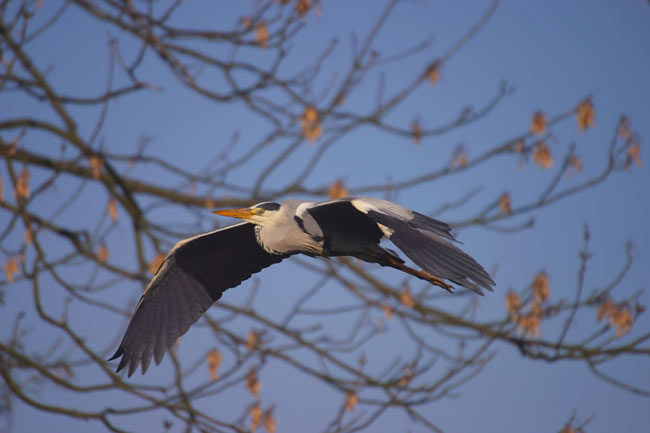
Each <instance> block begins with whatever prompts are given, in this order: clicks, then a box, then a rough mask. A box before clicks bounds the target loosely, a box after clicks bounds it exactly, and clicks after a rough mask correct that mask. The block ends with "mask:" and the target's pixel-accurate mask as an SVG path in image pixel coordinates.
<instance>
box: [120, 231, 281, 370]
mask: <svg viewBox="0 0 650 433" xmlns="http://www.w3.org/2000/svg"><path fill="white" fill-rule="evenodd" d="M285 257H287V256H286V255H276V254H270V253H268V252H266V251H264V249H263V248H261V247H260V246H259V244H258V243H257V240H256V238H255V228H254V225H252V224H249V223H240V224H235V225H231V226H228V227H224V228H222V229H219V230H214V231H212V232H208V233H205V234H202V235H199V236H195V237H193V238H190V239H186V240H184V241H181V242H179V243H178V244H177V245H176V246H175V247H174V248H173V249H172V251H171V252H170V253H169V254H168V255H167V257H166V258H165V260H164V261H163V264H162V265H161V266H160V268H159V269H158V271H157V272H156V275H155V276H154V278H153V279H152V280H151V283H149V286H148V287H147V289H146V290H145V292H144V294H143V295H142V298H141V299H140V302H139V303H138V306H137V307H136V311H135V313H134V315H133V318H132V319H131V321H130V322H129V325H128V327H127V329H126V332H125V334H124V337H123V338H122V342H121V343H120V345H119V347H118V349H117V351H116V352H115V354H114V355H113V357H112V358H111V359H110V360H113V359H117V358H118V357H120V356H121V357H122V358H121V359H120V363H119V365H118V367H117V371H118V372H119V371H120V370H122V369H123V368H125V367H127V366H128V375H129V376H131V375H132V374H133V373H134V372H135V370H136V369H137V368H138V365H140V366H141V367H142V373H144V372H145V371H146V370H147V368H148V367H149V365H150V363H151V359H152V357H153V358H154V360H155V362H156V364H159V363H160V362H161V361H162V359H163V357H164V355H165V352H166V351H167V350H168V349H169V348H170V347H172V346H173V345H174V343H175V342H176V340H177V339H178V337H180V336H181V335H183V334H185V333H186V332H187V330H188V329H189V327H190V326H191V325H192V324H193V323H194V322H196V321H197V320H198V319H199V318H200V317H201V315H202V314H203V313H204V312H205V311H206V310H207V309H208V308H210V306H211V305H212V304H213V303H214V302H215V301H217V300H218V299H219V298H220V297H221V295H222V293H223V292H224V291H225V290H227V289H229V288H232V287H235V286H237V285H239V284H240V283H241V282H242V281H244V280H246V279H248V278H250V276H251V275H252V274H254V273H257V272H259V271H261V270H262V269H264V268H266V267H267V266H270V265H272V264H274V263H279V262H280V261H282V259H283V258H285Z"/></svg>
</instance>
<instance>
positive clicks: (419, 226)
mask: <svg viewBox="0 0 650 433" xmlns="http://www.w3.org/2000/svg"><path fill="white" fill-rule="evenodd" d="M327 207H332V208H334V207H335V208H336V211H337V213H338V214H339V215H338V218H339V219H341V220H345V219H346V217H349V218H350V219H352V220H357V219H358V218H359V214H362V215H364V216H365V217H366V218H367V219H368V220H370V221H372V222H374V223H375V224H377V227H379V228H380V229H381V231H382V232H383V234H384V235H385V236H386V237H387V238H389V239H390V240H391V241H392V242H393V243H394V244H395V246H397V247H398V248H399V249H400V250H402V251H403V252H404V254H406V255H407V256H408V257H409V258H410V259H411V260H413V262H414V263H416V264H417V265H418V266H420V267H421V268H422V269H424V270H425V271H427V272H428V273H430V274H432V275H435V276H437V277H439V278H444V279H447V280H449V281H452V282H454V283H455V284H458V285H461V286H464V287H467V288H468V289H471V290H473V291H474V292H476V293H478V294H480V295H482V294H483V292H482V291H481V288H484V289H487V290H490V291H492V287H491V286H493V285H494V281H492V279H491V278H490V276H489V274H488V273H487V272H486V271H485V269H483V267H482V266H481V265H479V264H478V263H477V262H476V260H474V259H473V258H472V257H471V256H469V255H468V254H466V253H465V252H463V251H461V250H460V249H459V248H458V247H456V246H455V245H453V244H452V243H451V242H449V241H455V239H454V237H453V236H452V235H451V228H450V227H449V225H448V224H446V223H444V222H442V221H438V220H436V219H434V218H430V217H428V216H426V215H423V214H420V213H418V212H415V211H412V210H409V209H406V208H404V207H402V206H399V205H397V204H395V203H392V202H389V201H386V200H380V199H376V198H371V197H347V198H344V199H338V200H331V201H327V202H323V203H318V204H315V205H314V206H312V207H310V208H309V209H308V210H309V212H310V213H311V214H312V215H314V217H315V218H316V220H318V215H319V214H325V213H326V212H325V209H324V208H327ZM448 240H449V241H448Z"/></svg>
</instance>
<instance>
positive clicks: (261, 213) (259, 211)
mask: <svg viewBox="0 0 650 433" xmlns="http://www.w3.org/2000/svg"><path fill="white" fill-rule="evenodd" d="M264 212H266V211H265V210H264V209H262V208H258V209H257V214H258V215H264Z"/></svg>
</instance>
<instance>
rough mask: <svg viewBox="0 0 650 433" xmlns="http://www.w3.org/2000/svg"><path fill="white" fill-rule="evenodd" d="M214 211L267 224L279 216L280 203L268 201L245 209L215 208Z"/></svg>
mask: <svg viewBox="0 0 650 433" xmlns="http://www.w3.org/2000/svg"><path fill="white" fill-rule="evenodd" d="M212 213H214V214H217V215H223V216H227V217H234V218H239V219H242V220H244V221H248V222H250V223H253V224H257V225H260V226H265V225H269V224H272V222H273V221H274V220H275V218H277V216H278V215H279V213H280V204H279V203H272V202H268V201H266V202H264V203H258V204H256V205H253V206H251V207H246V208H243V209H223V210H215V211H213V212H212Z"/></svg>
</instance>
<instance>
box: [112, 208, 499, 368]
mask: <svg viewBox="0 0 650 433" xmlns="http://www.w3.org/2000/svg"><path fill="white" fill-rule="evenodd" d="M213 213H215V214H218V215H223V216H228V217H235V218H239V219H242V220H243V221H244V222H240V223H238V224H233V225H230V226H227V227H223V228H219V229H217V230H213V231H210V232H207V233H203V234H200V235H198V236H194V237H191V238H189V239H184V240H182V241H180V242H178V243H177V244H176V245H175V246H174V247H173V248H172V250H171V251H170V252H169V254H168V255H167V257H165V259H164V260H163V262H162V264H161V265H160V267H159V269H158V271H157V272H156V274H155V275H154V277H153V279H152V280H151V282H150V283H149V285H148V286H147V288H146V289H145V291H144V293H143V295H142V297H141V298H140V301H139V303H138V305H137V307H136V309H135V313H134V314H133V317H132V318H131V321H130V322H129V325H128V327H127V329H126V332H125V334H124V337H123V339H122V342H121V343H120V345H119V347H118V349H117V351H116V352H115V354H114V355H113V357H112V358H110V360H113V359H116V358H118V357H120V356H121V357H122V359H121V360H120V363H119V365H118V367H117V371H118V372H119V371H120V370H122V369H123V368H124V367H126V366H127V365H128V367H129V368H128V375H129V377H130V376H131V375H132V374H133V373H134V372H135V370H136V369H137V368H138V365H141V367H142V373H143V374H144V372H145V371H146V370H147V369H148V368H149V365H150V363H151V359H152V357H153V359H154V360H155V362H156V365H158V364H160V362H161V361H162V359H163V356H164V354H165V352H166V351H167V350H168V349H169V348H170V347H172V346H173V345H174V343H175V342H176V340H177V339H178V337H180V336H181V335H183V334H185V333H186V332H187V330H188V329H189V327H190V326H191V325H192V324H193V323H194V322H196V321H197V320H198V319H199V318H200V317H201V315H202V314H203V313H204V312H205V311H206V310H207V309H208V308H210V306H211V305H212V304H213V303H214V302H215V301H217V300H218V299H219V298H220V297H221V295H222V294H223V292H224V291H226V290H227V289H229V288H232V287H235V286H238V285H239V284H240V283H241V282H242V281H244V280H246V279H248V278H250V276H251V275H252V274H254V273H257V272H259V271H261V270H262V269H264V268H266V267H268V266H270V265H272V264H275V263H280V262H281V261H282V260H283V259H285V258H287V257H289V256H291V255H293V254H305V255H307V256H312V257H319V256H320V257H335V256H353V257H356V258H358V259H361V260H363V261H365V262H370V263H377V264H379V265H381V266H390V267H392V268H395V269H398V270H400V271H403V272H406V273H408V274H411V275H413V276H415V277H418V278H420V279H422V280H425V281H428V282H430V283H431V284H434V285H437V286H440V287H442V288H443V289H446V290H448V291H451V288H452V286H450V285H449V284H447V283H445V282H444V281H443V279H446V280H449V281H451V282H452V283H455V284H458V285H461V286H464V287H466V288H468V289H470V290H472V291H474V292H476V293H478V294H480V295H482V294H483V293H482V291H481V289H482V288H484V289H487V290H490V291H491V290H492V287H491V286H493V285H494V281H492V279H491V278H490V276H489V275H488V273H487V272H486V271H485V270H484V269H483V267H481V265H479V264H478V263H477V262H476V260H474V259H473V258H472V257H470V256H469V255H468V254H466V253H464V252H463V251H461V250H460V249H459V248H458V247H456V246H455V245H453V244H452V241H455V239H454V237H453V236H452V234H451V228H450V227H449V225H447V224H446V223H444V222H442V221H438V220H436V219H433V218H430V217H428V216H425V215H423V214H421V213H418V212H415V211H412V210H409V209H406V208H404V207H402V206H399V205H397V204H395V203H392V202H390V201H386V200H380V199H377V198H371V197H348V198H343V199H337V200H329V201H324V202H311V201H302V200H293V199H290V200H284V201H282V202H280V203H272V202H264V203H259V204H256V205H254V206H251V207H249V208H244V209H227V210H218V211H214V212H213ZM384 237H386V238H388V239H390V240H391V241H392V242H393V244H395V246H397V248H399V249H400V250H401V251H402V252H403V253H404V254H406V256H408V257H409V258H410V259H411V260H412V261H413V262H414V263H415V264H416V265H418V266H419V267H421V268H422V270H417V269H414V268H411V267H409V266H407V265H405V264H404V260H402V259H401V258H400V257H399V256H398V255H397V253H395V252H394V251H392V250H390V249H388V248H385V247H383V246H381V245H380V240H381V239H382V238H384Z"/></svg>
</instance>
